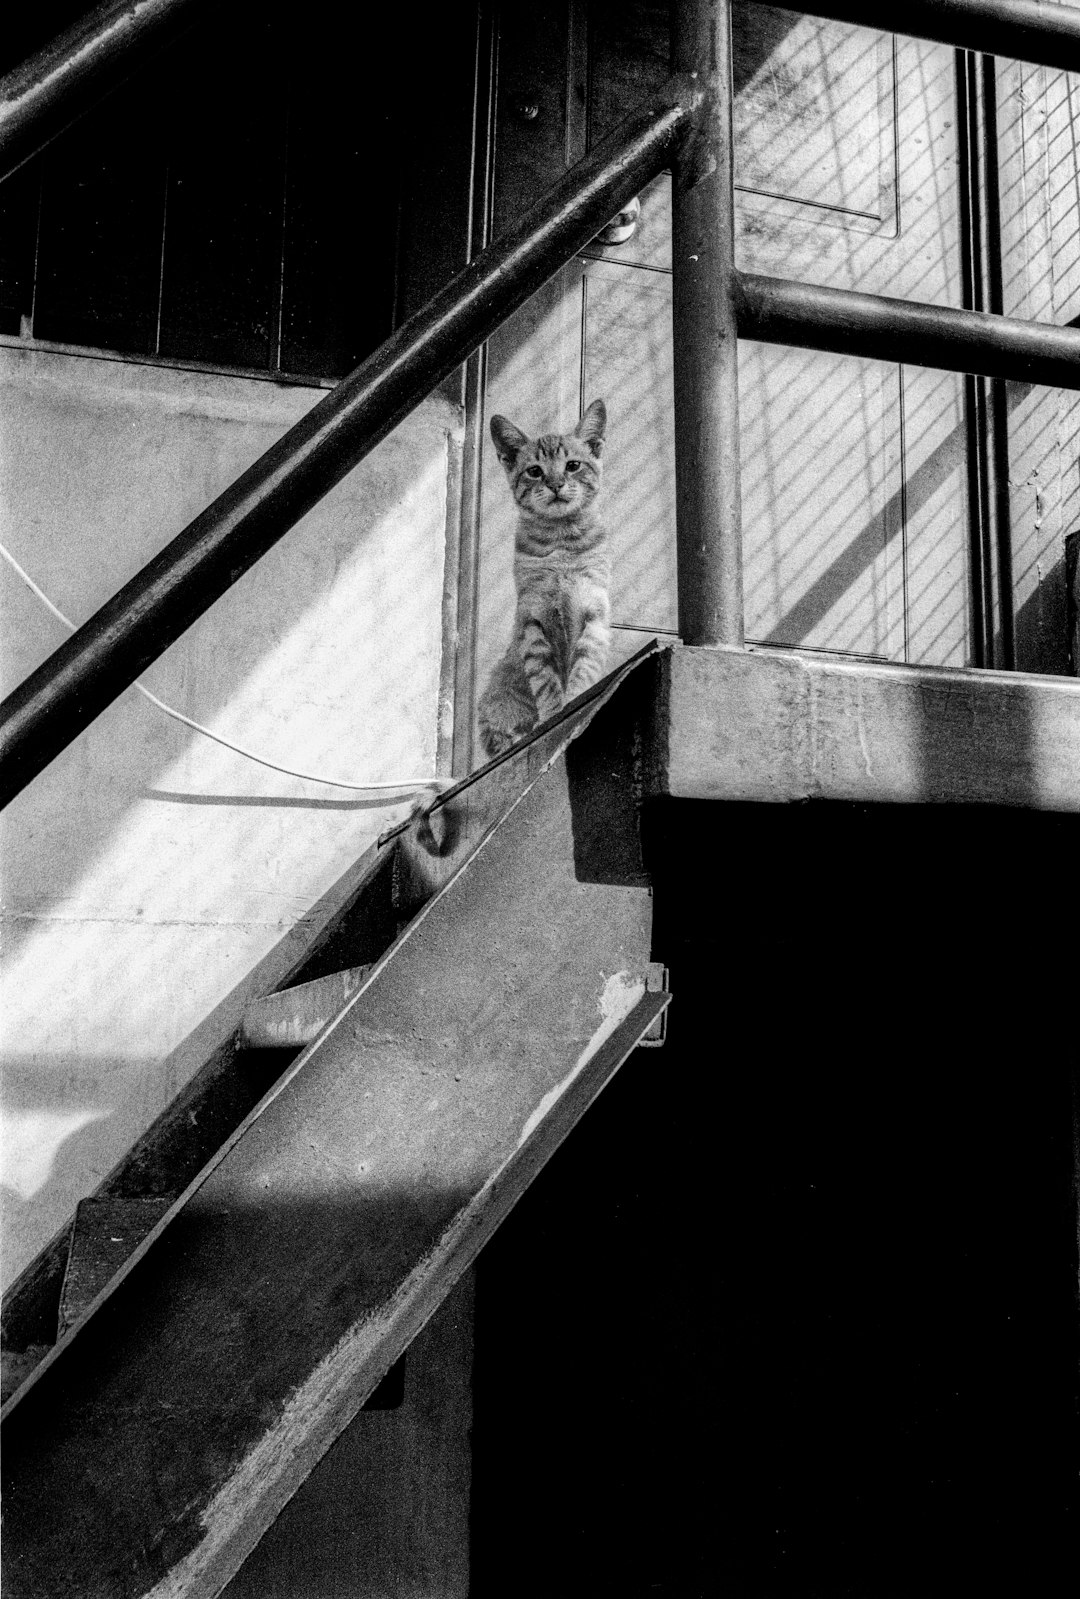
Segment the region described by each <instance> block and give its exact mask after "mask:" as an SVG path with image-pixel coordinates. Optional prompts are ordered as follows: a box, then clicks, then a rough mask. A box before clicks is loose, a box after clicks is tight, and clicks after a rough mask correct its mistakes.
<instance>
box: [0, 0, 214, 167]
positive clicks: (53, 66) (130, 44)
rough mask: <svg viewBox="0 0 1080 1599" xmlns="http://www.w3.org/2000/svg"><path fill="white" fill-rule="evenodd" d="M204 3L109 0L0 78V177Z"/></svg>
mask: <svg viewBox="0 0 1080 1599" xmlns="http://www.w3.org/2000/svg"><path fill="white" fill-rule="evenodd" d="M204 7H205V0H105V4H104V5H100V6H98V7H97V9H96V10H95V11H91V12H90V13H89V14H88V15H87V16H85V17H81V18H80V19H79V21H78V22H77V23H75V24H74V26H73V27H71V28H69V29H68V30H67V31H66V32H65V33H62V34H60V36H59V37H58V38H56V39H54V40H53V42H52V43H51V44H49V45H47V46H46V47H45V49H44V50H40V51H38V53H37V54H36V55H33V56H31V57H30V58H29V59H28V60H27V61H24V62H23V64H22V65H21V66H20V67H16V69H15V71H14V72H10V73H8V75H7V76H6V77H5V78H2V79H0V181H2V180H3V179H4V178H6V177H8V176H10V174H11V173H12V172H14V171H15V170H16V169H17V168H18V167H20V166H22V164H23V162H24V161H28V160H29V159H30V157H31V156H32V155H34V154H36V152H37V151H38V150H40V149H41V148H42V147H43V146H44V145H46V144H48V143H49V141H50V140H51V139H55V137H56V135H57V134H58V133H62V132H63V131H64V129H65V128H67V127H70V125H71V124H72V123H73V122H75V121H76V120H77V119H78V118H79V117H81V116H82V115H83V113H84V112H85V111H89V109H90V107H91V106H93V105H96V103H97V102H98V101H99V100H101V99H103V98H104V96H105V95H107V94H109V93H110V92H111V91H112V90H113V89H115V88H116V87H117V85H118V84H121V83H123V82H124V81H125V79H127V78H130V77H131V76H132V74H133V73H135V72H137V71H138V70H139V68H140V67H142V66H143V65H144V63H145V62H147V61H149V60H151V59H152V57H153V56H155V55H156V54H157V52H158V51H159V50H161V49H163V48H164V47H165V45H167V44H170V43H171V42H172V41H173V40H174V39H176V38H178V37H179V35H180V34H181V33H183V32H185V30H186V29H188V28H190V27H191V25H192V23H194V22H195V21H197V20H198V16H199V12H200V9H203V8H204Z"/></svg>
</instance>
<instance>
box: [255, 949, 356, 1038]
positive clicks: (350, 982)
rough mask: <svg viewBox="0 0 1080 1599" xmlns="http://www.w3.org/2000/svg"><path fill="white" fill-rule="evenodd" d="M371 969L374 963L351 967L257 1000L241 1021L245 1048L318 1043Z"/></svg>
mask: <svg viewBox="0 0 1080 1599" xmlns="http://www.w3.org/2000/svg"><path fill="white" fill-rule="evenodd" d="M370 970H371V964H370V963H369V964H368V965H367V966H350V967H349V968H348V970H347V971H343V972H332V973H331V974H330V975H329V976H328V977H316V978H314V979H313V980H312V981H311V982H310V983H297V984H296V986H295V987H294V988H282V989H279V990H278V992H277V993H276V994H266V995H264V997H263V998H262V999H257V1000H254V1001H253V1002H252V1004H250V1005H249V1006H248V1008H247V1010H246V1011H245V1013H244V1020H243V1021H242V1023H241V1024H240V1047H241V1049H299V1048H302V1047H303V1046H304V1045H305V1044H312V1043H314V1042H315V1040H316V1038H318V1036H319V1034H320V1033H321V1032H322V1030H323V1028H324V1027H325V1026H326V1024H327V1022H329V1021H332V1020H333V1018H334V1017H335V1016H336V1015H337V1013H338V1011H339V1010H340V1009H341V1007H342V1006H343V1005H344V1004H345V1002H346V1000H350V999H351V998H352V997H353V995H354V994H355V993H356V991H357V989H358V988H359V987H360V984H361V983H362V982H363V981H364V978H365V977H366V976H367V974H368V972H370Z"/></svg>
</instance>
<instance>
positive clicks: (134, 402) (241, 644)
mask: <svg viewBox="0 0 1080 1599" xmlns="http://www.w3.org/2000/svg"><path fill="white" fill-rule="evenodd" d="M323 392H324V391H323V390H321V389H318V388H300V387H292V386H290V387H284V386H277V385H275V384H273V383H268V382H260V381H258V380H254V379H242V378H234V377H225V376H220V375H215V374H209V373H195V372H182V371H175V370H170V369H167V368H161V367H152V366H140V365H137V364H134V363H130V362H124V361H110V360H104V359H100V360H99V359H90V358H80V357H77V356H67V355H59V354H53V353H47V352H31V351H27V350H24V349H14V348H10V347H7V348H0V462H2V466H0V495H2V501H3V524H4V531H3V539H4V542H5V544H6V545H7V546H8V547H9V548H10V549H11V551H12V553H13V554H14V555H15V556H16V558H17V559H18V560H19V561H20V562H21V563H22V565H23V566H24V567H25V568H26V569H27V570H28V571H29V572H30V574H31V575H32V576H33V577H34V578H35V579H36V580H37V581H38V582H39V583H40V584H41V586H42V587H43V588H44V590H45V591H46V593H47V594H49V596H50V597H51V598H52V599H53V600H54V601H55V603H56V604H57V605H59V607H60V608H61V610H62V611H64V612H65V613H66V614H67V615H68V616H69V617H70V618H71V619H72V620H73V621H75V622H80V621H83V620H85V618H86V617H88V616H89V615H90V614H91V613H92V612H93V611H94V610H95V609H96V607H97V606H98V605H100V604H101V603H102V602H103V601H104V600H105V599H106V598H108V596H109V595H111V594H112V593H113V592H115V590H116V589H117V588H119V586H120V585H121V584H122V583H123V582H124V581H125V580H126V579H127V578H129V577H130V576H131V575H132V574H133V573H134V572H136V571H137V570H138V569H139V567H141V566H142V565H143V564H144V563H145V562H146V561H147V560H148V559H149V558H150V556H151V555H153V554H154V553H155V552H156V551H157V550H159V549H160V548H161V547H162V546H163V545H164V544H165V543H166V542H167V541H168V540H169V539H170V538H171V537H173V536H174V534H176V533H177V532H179V530H180V529H181V528H182V527H183V526H184V524H185V523H186V522H187V521H188V520H190V518H191V517H192V516H194V515H195V514H196V513H197V512H198V511H199V510H201V509H202V508H203V507H204V506H205V505H206V504H207V503H208V502H209V501H210V500H211V499H212V498H213V497H214V495H216V494H217V493H218V492H219V491H220V490H221V489H222V488H223V487H225V485H226V484H227V483H228V482H230V481H231V480H232V479H233V478H234V477H235V476H236V475H237V474H238V473H239V472H240V471H241V470H242V469H243V468H244V467H246V466H247V465H248V464H249V463H250V462H251V461H252V460H254V459H255V458H256V457H257V456H258V455H259V454H260V453H261V452H262V451H263V450H264V449H266V448H267V446H268V445H269V444H270V443H271V442H272V441H273V440H274V439H275V438H277V437H278V436H279V435H280V434H281V433H282V432H283V431H284V430H285V428H286V427H288V426H289V425H290V424H291V423H292V422H294V421H295V420H296V419H297V418H298V417H299V416H301V415H302V414H303V413H304V412H305V411H306V410H307V409H308V408H309V407H310V406H311V405H312V404H313V403H314V402H315V401H316V400H317V399H318V398H319V396H320V395H321V394H322V393H323ZM457 425H458V417H457V413H456V411H455V410H454V409H453V408H452V407H450V406H449V405H447V404H446V403H445V402H444V401H442V400H438V399H433V400H431V401H428V402H426V403H425V404H424V405H423V406H421V407H420V408H419V409H418V410H417V411H416V412H415V413H414V414H413V416H412V417H410V418H409V419H408V420H407V421H406V422H405V423H404V424H403V425H402V426H401V427H400V428H398V429H397V431H396V432H395V433H394V434H393V435H392V436H391V437H390V438H388V439H387V440H386V441H385V442H384V443H383V444H382V445H380V446H379V448H378V449H377V450H376V451H375V452H374V454H373V455H372V456H371V457H369V459H368V460H367V461H366V462H364V463H362V465H361V466H360V467H358V468H357V470H356V471H354V472H353V473H352V474H351V475H350V476H349V477H348V478H347V479H346V480H345V481H344V482H343V483H342V484H341V485H339V487H338V488H337V489H336V490H335V491H334V492H333V493H332V494H330V495H329V496H328V497H327V499H326V500H325V501H323V503H322V504H321V505H320V506H318V507H317V508H316V509H315V510H314V511H313V512H311V514H310V515H309V516H307V517H306V518H304V520H303V521H302V522H301V523H300V524H299V525H298V526H297V527H296V528H295V529H294V530H293V531H292V532H291V533H290V534H289V535H288V536H287V537H286V538H285V539H284V540H283V541H282V542H281V544H279V545H278V546H277V547H276V548H275V549H274V550H273V551H272V552H271V553H270V554H269V555H268V556H267V557H266V559H265V560H264V561H262V562H261V563H260V564H259V565H258V566H257V567H256V568H255V569H254V570H253V571H252V572H250V573H248V574H247V575H246V576H245V577H244V578H243V579H242V580H241V581H240V582H239V583H238V584H237V585H236V586H235V587H234V588H233V589H232V590H231V591H230V592H229V593H228V594H227V595H226V596H225V597H224V598H223V599H222V600H221V601H220V602H219V603H218V604H217V605H216V606H214V607H213V609H212V610H211V611H210V612H209V613H208V614H207V615H206V616H205V617H203V618H202V619H201V620H200V621H199V622H198V623H197V624H196V625H195V626H194V627H193V628H192V629H191V630H190V631H189V632H188V633H187V634H186V635H185V636H184V638H182V639H181V640H179V641H178V642H177V644H176V645H174V646H173V648H172V649H170V650H169V651H168V652H167V654H166V655H165V656H163V657H162V659H161V660H160V661H159V662H157V663H156V664H155V666H154V667H153V668H152V669H151V670H150V671H149V672H148V673H147V682H148V686H149V687H151V688H152V689H153V690H154V691H155V692H157V693H158V694H159V695H160V696H161V697H162V698H163V699H165V700H166V701H168V702H169V703H170V704H173V705H175V706H177V708H178V709H180V710H181V711H183V712H185V713H186V714H187V715H190V716H193V717H194V718H195V719H196V720H197V721H201V722H205V723H207V724H209V725H210V726H212V727H213V728H214V729H215V731H217V732H219V733H221V734H223V735H224V736H225V737H228V738H231V739H233V740H235V741H236V742H238V743H241V744H246V745H248V746H249V747H251V748H253V749H255V750H256V751H257V752H258V753H260V754H264V755H266V756H268V757H269V758H270V759H277V760H280V761H281V762H282V763H283V764H284V765H287V766H294V767H299V768H300V769H301V770H306V771H314V772H316V773H325V774H326V775H328V776H340V777H343V778H346V779H349V780H352V781H355V782H363V781H364V780H365V779H377V778H384V777H389V778H393V777H397V776H412V775H415V774H424V773H427V772H431V771H433V770H434V755H435V733H436V710H437V696H438V682H439V668H440V649H441V618H440V606H441V600H442V579H443V554H444V545H445V515H446V463H447V452H448V447H449V441H450V440H451V438H452V436H453V433H454V430H455V429H456V427H457ZM0 603H2V606H3V629H2V631H3V640H4V644H3V662H2V676H3V687H4V690H5V691H6V690H7V689H8V688H10V687H11V686H13V685H14V684H15V683H16V682H18V681H19V680H20V679H21V678H22V677H23V676H25V674H26V673H27V672H28V671H30V670H31V669H32V668H33V667H35V666H36V665H37V664H38V663H39V662H40V661H42V660H43V659H44V658H45V657H46V656H48V655H49V654H50V653H51V651H52V650H53V649H55V647H56V646H57V645H58V644H59V643H60V641H61V639H62V638H63V637H64V636H65V634H64V630H63V628H62V627H61V625H60V624H59V623H58V622H57V621H55V620H54V619H53V618H52V617H51V616H50V615H49V614H48V613H47V612H46V611H45V610H44V609H43V607H42V606H41V604H40V602H39V601H38V600H37V599H36V598H35V597H34V596H33V595H32V594H31V593H30V592H29V591H28V590H27V589H26V588H25V587H24V586H23V585H22V584H21V583H20V582H19V580H18V579H17V578H16V577H15V575H14V574H13V573H12V572H11V571H10V570H9V569H8V568H7V566H6V565H3V567H2V570H0ZM394 799H395V796H392V795H389V796H388V795H382V796H364V795H361V794H351V793H349V792H348V791H346V790H342V789H334V788H324V787H319V786H316V785H314V784H311V783H305V782H302V781H298V780H295V779H292V778H288V777H284V776H281V775H279V774H277V773H275V772H272V771H268V770H266V769H265V768H263V767H259V766H256V765H253V764H252V763H251V762H248V761H245V760H243V759H241V758H240V757H239V756H236V755H233V754H230V753H229V752H228V751H226V750H224V749H222V748H221V747H220V746H218V745H215V744H213V743H211V742H210V741H208V740H206V739H204V738H202V737H200V736H199V735H198V734H196V733H193V732H190V731H189V730H187V729H185V728H183V727H181V726H179V725H178V724H177V723H175V722H173V721H170V720H169V719H168V718H166V717H165V716H163V715H162V714H161V713H160V712H158V711H156V710H154V709H153V708H152V707H151V706H150V705H148V704H147V703H146V702H145V701H144V700H143V699H142V698H141V697H140V696H138V695H136V694H135V693H133V692H129V693H128V694H125V695H124V696H123V697H122V699H121V700H119V701H118V702H117V703H116V704H115V705H113V706H112V707H110V709H109V710H108V711H107V712H106V713H105V715H103V716H102V717H101V718H100V719H99V720H98V721H97V722H96V723H95V724H94V725H93V726H92V727H90V728H89V729H88V730H87V731H86V732H85V733H84V734H83V735H82V736H81V737H80V738H79V739H78V740H76V742H75V743H74V744H73V745H72V746H71V747H70V748H69V749H68V750H66V751H65V752H64V754H63V755H62V756H61V757H60V758H59V759H58V760H57V761H56V762H54V764H53V765H52V766H51V767H50V768H49V769H48V770H47V771H46V772H44V773H43V774H42V775H41V776H40V777H39V778H38V779H37V780H36V781H35V782H34V783H33V784H31V786H30V788H29V789H28V790H27V791H26V792H25V793H24V794H22V795H21V796H19V798H18V799H17V800H16V801H15V803H14V804H12V805H11V806H9V807H8V809H7V810H6V812H5V813H4V826H3V835H4V864H3V889H4V904H3V918H4V919H3V935H4V950H5V965H4V977H3V988H2V990H0V1018H2V1021H0V1025H2V1027H3V1043H2V1058H3V1070H4V1099H3V1105H4V1112H5V1119H4V1143H5V1160H4V1183H5V1188H4V1196H3V1199H4V1215H3V1223H4V1235H5V1253H4V1281H5V1282H7V1281H10V1279H11V1278H12V1277H13V1276H14V1275H15V1274H16V1273H17V1272H18V1270H19V1269H20V1268H21V1267H22V1265H23V1264H24V1263H25V1262H26V1261H27V1260H28V1259H30V1258H31V1257H32V1256H33V1255H34V1254H35V1253H36V1251H37V1250H38V1249H39V1248H40V1247H41V1245H42V1244H43V1243H44V1242H45V1241H46V1240H47V1239H48V1238H49V1237H50V1235H51V1234H52V1233H53V1232H54V1231H55V1230H56V1228H57V1227H58V1226H59V1225H61V1223H62V1222H63V1221H64V1220H65V1219H66V1218H67V1217H68V1216H69V1215H70V1214H71V1212H72V1211H73V1209H74V1207H75V1204H76V1202H77V1201H78V1200H79V1199H80V1198H82V1197H83V1196H84V1195H86V1194H88V1193H90V1192H91V1191H92V1190H93V1189H94V1188H95V1187H96V1185H97V1184H98V1182H100V1180H101V1179H102V1177H103V1176H104V1175H105V1174H106V1173H107V1172H108V1170H109V1169H110V1167H111V1166H112V1165H113V1164H114V1162H115V1161H116V1160H117V1159H118V1158H119V1157H120V1155H122V1153H123V1152H124V1151H125V1150H126V1149H127V1148H128V1147H129V1146H130V1144H131V1143H132V1142H133V1141H134V1139H135V1138H136V1137H138V1136H139V1135H140V1134H141V1133H142V1132H143V1130H144V1129H145V1128H146V1127H147V1126H148V1125H149V1123H150V1122H151V1121H152V1120H153V1119H154V1117H155V1116H156V1115H157V1114H158V1112H159V1111H160V1110H161V1109H162V1108H163V1106H164V1105H166V1104H167V1103H168V1102H169V1101H170V1100H171V1099H172V1098H173V1097H174V1096H175V1094H176V1093H177V1091H178V1090H179V1088H180V1087H181V1086H182V1085H183V1083H184V1082H185V1081H186V1080H187V1079H188V1077H189V1076H190V1075H191V1073H192V1071H193V1070H194V1069H196V1067H197V1066H198V1065H199V1064H200V1063H201V1061H202V1060H203V1059H205V1058H206V1057H207V1056H208V1055H209V1054H210V1053H211V1051H212V1050H213V1049H214V1048H215V1047H216V1046H217V1044H218V1043H219V1042H220V1041H221V1040H222V1039H223V1038H226V1037H227V1036H228V1035H229V1034H230V1033H231V1032H232V1030H233V1029H234V1028H235V1027H236V1025H237V1023H238V1021H239V1018H240V1015H241V1014H242V1011H243V1008H244V1004H245V1001H246V999H247V997H248V994H249V991H250V988H251V982H250V978H251V974H252V972H253V969H255V968H256V967H258V966H259V965H260V963H262V970H261V971H260V973H259V977H258V984H259V988H258V989H257V990H256V991H263V992H265V991H267V990H268V989H270V988H273V987H274V986H275V985H276V983H277V982H278V981H280V979H281V977H283V976H284V975H285V973H286V971H287V970H288V969H289V968H290V966H292V965H293V964H294V962H295V959H296V945H297V940H296V939H294V938H292V937H291V932H292V929H294V928H297V927H298V924H300V925H299V933H300V934H301V935H302V933H303V927H302V923H303V918H304V917H305V915H306V914H307V912H308V910H309V908H310V907H311V906H312V905H313V904H314V903H315V902H316V901H317V900H318V899H319V897H320V896H321V895H323V894H325V893H326V892H327V891H328V890H329V889H330V887H331V885H333V884H334V883H336V882H337V881H338V880H339V879H340V878H341V876H342V874H343V873H344V872H345V870H346V869H347V867H348V865H349V863H350V862H351V861H353V860H354V859H355V858H356V857H357V856H358V855H359V854H360V853H361V852H362V851H363V850H364V849H365V848H366V847H367V846H368V844H369V843H371V842H372V841H373V839H374V838H375V837H377V835H378V834H379V832H380V831H382V830H383V829H384V828H385V827H386V826H387V825H388V823H390V822H392V821H394V820H396V819H397V818H398V817H400V816H401V815H403V814H404V811H403V808H402V803H401V800H400V798H399V799H398V802H397V803H396V804H395V803H394Z"/></svg>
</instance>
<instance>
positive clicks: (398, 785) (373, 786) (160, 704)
mask: <svg viewBox="0 0 1080 1599" xmlns="http://www.w3.org/2000/svg"><path fill="white" fill-rule="evenodd" d="M0 555H2V556H3V557H4V560H5V561H6V562H7V563H8V565H9V566H10V567H11V569H12V571H13V572H17V573H18V575H19V576H20V577H21V578H22V580H23V582H24V583H25V584H26V586H27V588H28V589H29V590H30V591H31V593H32V594H36V595H37V597H38V599H39V600H40V601H41V603H42V605H44V606H45V607H46V608H47V609H48V610H50V611H51V612H52V614H53V615H54V616H55V617H56V619H57V621H58V622H62V623H63V624H64V626H65V627H66V628H67V630H68V632H69V633H74V632H75V631H76V628H75V623H74V622H72V621H69V620H68V618H67V617H66V616H65V615H64V613H63V611H61V610H59V609H58V608H57V607H56V606H55V605H54V604H53V602H52V600H50V598H49V596H48V595H47V594H46V593H45V592H44V591H43V590H42V589H40V588H39V587H38V585H37V584H36V583H35V582H34V580H33V578H32V577H31V576H30V574H29V573H28V572H24V571H23V569H22V567H21V566H20V565H19V563H18V561H17V560H16V559H15V557H14V556H13V555H12V553H11V551H10V550H8V549H6V548H5V547H4V545H3V544H0ZM131 686H132V688H137V689H138V691H139V693H140V694H141V695H142V696H143V698H144V699H148V700H149V701H150V703H151V705H156V706H157V708H158V710H159V711H164V712H165V715H166V716H171V717H172V718H173V720H174V721H176V722H183V724H184V726H185V727H190V728H192V729H193V730H194V731H195V732H196V733H201V734H202V735H203V737H204V738H212V739H213V741H214V743H215V744H223V745H224V746H225V748H226V749H227V750H232V752H233V754H234V755H242V756H243V757H244V759H245V760H248V761H255V762H256V764H257V765H259V766H268V767H269V768H270V770H271V771H272V772H282V773H284V775H285V776H286V777H299V778H301V779H302V780H303V781H304V782H305V783H322V784H324V785H325V786H326V787H327V788H349V789H352V790H354V791H355V792H356V793H360V794H369V793H372V792H374V791H375V790H379V791H382V790H385V789H390V790H392V791H397V790H400V789H405V788H430V789H435V790H436V792H437V791H439V790H440V789H444V788H448V787H449V786H450V779H449V778H445V777H402V778H399V779H398V780H397V781H396V782H387V781H385V780H384V781H382V782H378V783H343V782H342V781H341V779H340V778H337V777H316V776H315V775H314V774H313V773H311V772H295V771H293V769H292V767H291V766H279V765H278V763H277V762H276V761H268V760H267V759H266V758H265V756H262V755H255V754H254V753H253V752H252V751H251V750H246V749H243V748H242V747H241V746H240V745H239V744H231V743H230V742H229V740H228V739H227V738H222V737H221V735H220V733H211V731H210V729H209V728H208V727H203V725H202V723H201V722H193V721H192V719H191V717H190V716H185V715H184V713H183V712H182V711H177V710H175V709H174V708H173V707H172V706H171V705H166V704H165V701H164V700H159V699H158V697H157V695H156V694H151V692H150V690H149V689H148V688H146V687H144V685H143V684H142V683H139V682H134V683H132V685H131Z"/></svg>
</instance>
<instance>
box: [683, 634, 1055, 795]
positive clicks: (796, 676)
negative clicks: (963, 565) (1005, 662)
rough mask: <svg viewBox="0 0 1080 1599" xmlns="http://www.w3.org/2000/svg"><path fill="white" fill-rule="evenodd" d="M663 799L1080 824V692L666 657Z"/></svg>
mask: <svg viewBox="0 0 1080 1599" xmlns="http://www.w3.org/2000/svg"><path fill="white" fill-rule="evenodd" d="M663 673H664V680H665V703H666V732H663V733H662V734H661V740H660V744H661V747H660V749H659V751H658V760H657V774H658V775H657V777H656V780H655V784H654V787H655V791H656V792H657V793H660V794H668V795H672V796H673V797H675V798H681V799H710V800H750V801H755V802H769V801H774V802H778V803H782V804H789V803H791V802H793V801H800V800H848V801H852V800H853V801H858V802H860V803H883V804H901V805H925V804H944V803H947V804H976V805H1008V806H1024V807H1027V808H1029V809H1032V810H1045V811H1069V812H1073V813H1076V812H1078V811H1080V784H1078V783H1077V780H1076V774H1077V772H1078V771H1080V683H1077V682H1074V681H1072V680H1070V679H1068V678H1057V677H1042V676H1038V677H1037V676H1034V675H1029V674H1026V673H1020V672H982V671H960V670H956V671H949V670H947V669H945V668H942V667H938V668H934V667H915V666H887V665H884V664H880V663H877V662H870V661H852V660H836V659H833V660H830V659H827V658H824V657H822V656H818V655H800V654H797V653H796V652H795V651H790V650H767V649H751V650H727V649H711V650H690V649H676V650H673V651H670V652H669V653H667V654H666V655H665V656H664V657H663Z"/></svg>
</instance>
